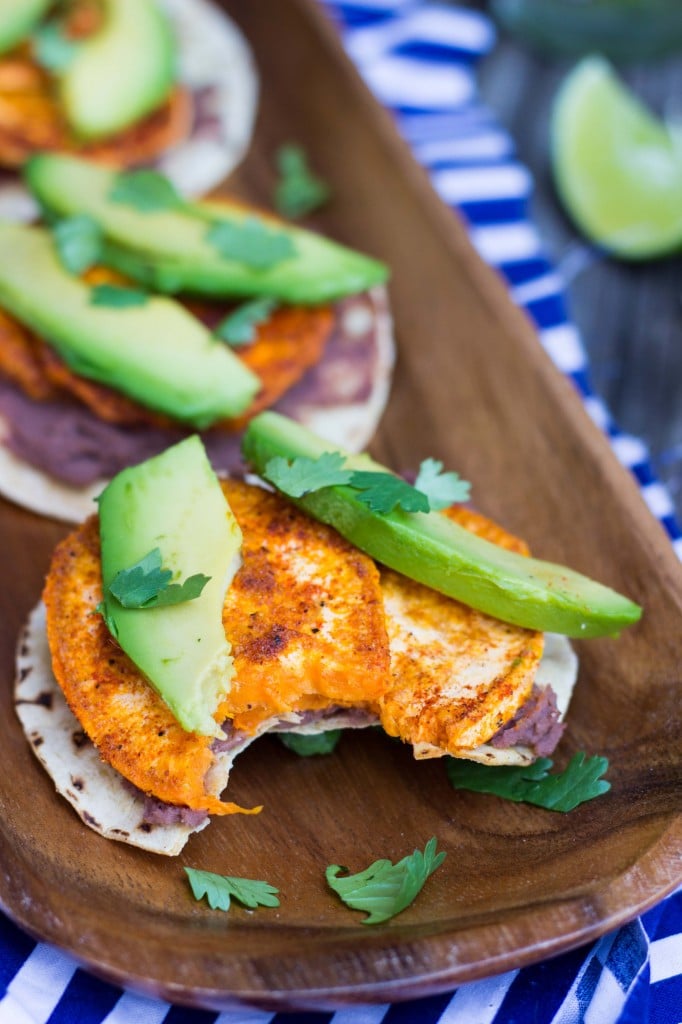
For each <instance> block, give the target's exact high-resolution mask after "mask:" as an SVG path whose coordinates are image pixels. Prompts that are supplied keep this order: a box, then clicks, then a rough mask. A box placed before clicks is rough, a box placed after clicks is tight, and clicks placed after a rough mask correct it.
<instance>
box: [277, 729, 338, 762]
mask: <svg viewBox="0 0 682 1024" xmlns="http://www.w3.org/2000/svg"><path fill="white" fill-rule="evenodd" d="M277 738H278V739H279V740H281V742H282V743H283V744H284V746H285V747H286V748H287V749H288V750H293V752H294V754H298V756H299V757H314V756H315V755H316V754H331V752H332V751H333V750H334V749H335V748H336V745H337V743H338V742H339V740H340V739H341V729H328V730H327V731H326V732H320V733H317V735H312V736H306V735H305V734H304V733H300V732H278V733H277Z"/></svg>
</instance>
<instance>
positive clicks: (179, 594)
mask: <svg viewBox="0 0 682 1024" xmlns="http://www.w3.org/2000/svg"><path fill="white" fill-rule="evenodd" d="M172 578H173V573H172V571H171V570H170V569H164V568H163V563H162V556H161V550H160V548H154V549H153V550H152V551H150V552H148V554H146V555H145V556H144V557H143V558H141V559H140V560H139V561H138V562H136V563H135V564H134V565H131V566H129V567H128V568H127V569H121V570H120V571H119V572H117V573H116V575H115V576H114V578H113V579H112V581H111V583H110V584H109V588H108V589H109V593H110V594H111V595H112V596H113V597H114V598H115V599H116V600H117V601H118V603H119V604H120V605H122V606H123V608H163V607H168V606H170V605H174V604H184V603H185V602H186V601H193V600H194V599H195V598H197V597H199V595H200V594H201V592H202V590H203V589H204V587H205V586H206V584H207V583H208V581H209V580H210V578H211V577H210V576H204V574H203V573H195V574H194V575H193V576H188V577H187V579H186V580H184V581H183V582H182V583H171V580H172Z"/></svg>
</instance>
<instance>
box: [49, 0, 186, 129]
mask: <svg viewBox="0 0 682 1024" xmlns="http://www.w3.org/2000/svg"><path fill="white" fill-rule="evenodd" d="M175 65H176V54H175V41H174V39H173V35H172V32H171V29H170V25H169V24H168V21H167V19H166V17H165V15H163V14H162V12H161V11H160V10H159V8H158V6H157V4H156V3H155V2H154V0H105V4H104V24H103V26H102V28H101V29H100V31H98V32H96V33H95V34H93V35H92V36H90V37H89V38H88V39H86V40H85V42H83V43H82V44H81V45H80V46H79V47H78V51H77V53H76V56H75V57H74V59H73V61H72V62H71V63H70V64H69V66H68V68H67V69H66V71H65V72H64V75H63V76H62V79H61V83H60V84H61V99H62V103H63V106H64V111H65V114H66V117H67V119H68V121H69V123H70V124H71V126H72V128H73V129H74V131H75V132H76V133H77V134H78V135H80V136H81V137H82V138H84V139H97V138H102V137H106V136H107V135H113V134H114V133H116V132H119V131H122V130H123V129H125V128H128V127H129V126H130V125H132V124H135V122H136V121H138V120H140V119H141V118H143V117H145V116H146V115H147V114H149V113H151V112H152V111H153V110H155V109H156V108H157V107H158V106H160V105H161V104H162V103H163V102H164V101H165V99H166V98H167V96H168V94H169V92H170V90H171V88H172V86H173V82H174V79H175Z"/></svg>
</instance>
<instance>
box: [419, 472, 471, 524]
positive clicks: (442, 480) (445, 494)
mask: <svg viewBox="0 0 682 1024" xmlns="http://www.w3.org/2000/svg"><path fill="white" fill-rule="evenodd" d="M442 470H443V463H442V462H440V461H439V460H438V459H424V461H423V462H422V464H421V465H420V467H419V473H418V474H417V479H416V480H415V484H414V486H415V487H416V489H417V490H418V491H421V492H422V494H425V495H426V497H427V498H428V499H429V507H430V508H431V509H433V510H434V511H436V512H437V511H440V510H441V509H444V508H449V506H450V505H454V504H455V502H458V501H468V500H469V492H470V491H471V484H470V483H469V482H468V481H467V480H462V478H461V477H460V476H459V474H458V473H455V472H454V471H452V470H451V471H449V472H446V473H443V471H442Z"/></svg>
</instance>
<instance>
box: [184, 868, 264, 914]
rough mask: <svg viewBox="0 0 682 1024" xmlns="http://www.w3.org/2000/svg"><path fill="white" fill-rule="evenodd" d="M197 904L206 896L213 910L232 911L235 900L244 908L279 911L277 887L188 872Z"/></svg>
mask: <svg viewBox="0 0 682 1024" xmlns="http://www.w3.org/2000/svg"><path fill="white" fill-rule="evenodd" d="M185 871H186V872H187V877H188V878H189V884H190V886H191V889H192V894H193V896H194V898H195V900H200V899H202V898H203V897H204V896H205V897H206V902H207V903H208V905H209V907H210V908H211V910H229V909H230V902H231V899H232V898H233V897H234V899H236V900H238V901H239V902H240V903H241V904H242V905H243V906H245V907H250V908H251V909H252V910H253V909H255V908H256V907H278V906H279V900H278V899H277V893H278V892H279V889H275V887H274V885H270V884H269V883H268V882H260V881H257V880H256V879H253V878H235V877H233V876H231V875H216V874H214V873H213V872H212V871H199V870H198V869H197V868H187V867H186V868H185Z"/></svg>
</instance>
